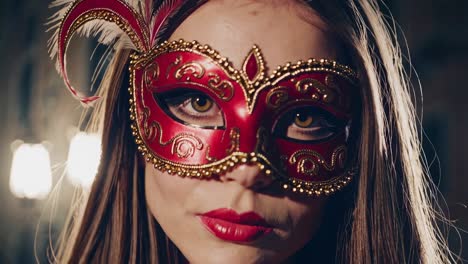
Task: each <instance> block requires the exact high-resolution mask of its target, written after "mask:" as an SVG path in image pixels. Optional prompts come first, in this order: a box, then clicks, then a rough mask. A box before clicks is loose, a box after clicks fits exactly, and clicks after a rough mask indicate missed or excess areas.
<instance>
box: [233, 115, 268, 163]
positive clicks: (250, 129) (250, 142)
mask: <svg viewBox="0 0 468 264" xmlns="http://www.w3.org/2000/svg"><path fill="white" fill-rule="evenodd" d="M264 118H265V116H264V114H263V113H261V112H256V111H253V112H252V113H250V114H248V115H246V116H245V117H244V118H243V120H242V121H241V122H242V124H243V125H242V126H241V127H240V129H239V143H240V147H239V150H240V151H241V152H245V153H257V154H258V153H262V154H265V153H264V152H265V151H264V146H263V145H264V143H265V140H267V138H266V137H270V136H271V135H269V133H268V128H267V127H266V125H267V124H266V123H267V122H265V119H264ZM262 150H263V151H262Z"/></svg>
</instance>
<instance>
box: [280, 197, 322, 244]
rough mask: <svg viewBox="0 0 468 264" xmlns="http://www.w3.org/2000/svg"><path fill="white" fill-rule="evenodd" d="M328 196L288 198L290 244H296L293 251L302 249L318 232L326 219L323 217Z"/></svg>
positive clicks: (286, 204) (286, 205) (286, 203)
mask: <svg viewBox="0 0 468 264" xmlns="http://www.w3.org/2000/svg"><path fill="white" fill-rule="evenodd" d="M326 203H327V199H326V198H313V199H298V200H292V199H286V200H285V201H284V206H285V207H286V208H288V214H289V221H290V225H291V233H290V234H289V235H290V237H289V238H288V239H287V240H288V241H290V243H291V244H290V245H294V249H293V251H297V250H300V249H301V248H302V247H303V246H304V245H305V244H306V243H307V242H309V241H310V240H311V239H312V238H313V237H314V236H315V234H316V233H317V231H318V229H319V228H320V226H321V225H322V223H323V222H324V221H326V219H323V215H324V208H325V206H326Z"/></svg>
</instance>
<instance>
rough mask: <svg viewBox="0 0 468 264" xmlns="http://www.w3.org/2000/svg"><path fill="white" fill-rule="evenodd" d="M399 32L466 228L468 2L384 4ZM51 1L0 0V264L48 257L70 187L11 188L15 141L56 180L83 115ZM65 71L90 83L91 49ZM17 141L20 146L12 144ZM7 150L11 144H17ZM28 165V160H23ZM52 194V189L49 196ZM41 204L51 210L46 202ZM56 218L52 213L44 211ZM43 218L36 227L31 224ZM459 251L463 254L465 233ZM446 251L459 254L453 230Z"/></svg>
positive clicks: (441, 182)
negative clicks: (61, 55)
mask: <svg viewBox="0 0 468 264" xmlns="http://www.w3.org/2000/svg"><path fill="white" fill-rule="evenodd" d="M386 3H387V5H388V7H389V9H390V10H391V12H392V13H393V15H394V17H395V18H396V20H397V21H398V23H399V25H400V26H401V30H402V31H403V32H404V34H405V36H406V39H407V43H408V47H409V49H410V51H411V59H412V62H413V65H414V67H415V68H416V70H417V73H418V74H419V78H420V81H421V84H422V89H423V93H424V100H423V102H422V104H423V107H424V115H423V125H424V128H425V132H426V133H427V137H428V138H426V139H424V148H425V151H426V153H427V158H428V160H429V162H430V161H431V160H433V159H435V156H434V155H435V154H434V153H435V152H434V150H435V151H436V152H437V153H438V158H439V161H440V162H439V164H440V166H439V165H438V164H437V161H436V162H435V163H434V164H433V166H432V167H431V172H432V174H433V177H434V179H435V181H436V182H437V183H438V186H439V189H440V191H441V192H442V194H443V195H444V197H445V199H446V205H447V208H448V210H449V212H450V216H449V218H450V219H451V220H453V221H454V222H455V224H456V225H458V227H460V228H463V229H465V230H467V229H468V209H467V206H468V191H467V189H468V158H467V157H468V114H467V108H468V84H467V82H468V15H467V13H468V1H466V0H446V1H444V0H407V1H404V0H393V1H390V0H388V1H387V2H386ZM47 5H48V1H44V0H41V1H37V0H35V1H33V0H2V1H1V2H0V54H1V56H0V58H1V59H0V91H1V93H0V146H1V148H0V204H1V205H2V211H1V212H0V263H32V262H34V261H35V257H34V251H33V248H34V247H33V244H34V242H33V241H34V237H35V236H37V239H36V243H37V245H36V249H37V253H36V255H37V257H38V259H39V260H41V262H44V260H45V259H46V253H45V252H46V250H45V248H47V244H48V243H49V241H48V237H51V238H52V239H54V238H55V237H56V235H57V233H58V230H60V228H61V225H62V224H63V221H64V219H65V217H66V215H65V214H66V209H68V207H69V205H70V199H71V195H72V193H73V192H72V191H71V190H72V186H71V184H70V183H69V182H68V181H67V180H64V181H63V184H62V187H61V190H58V191H59V192H56V193H59V197H58V198H57V199H55V201H56V202H55V203H52V202H50V200H48V199H47V198H46V199H43V200H25V199H19V198H16V197H15V196H14V195H13V194H12V192H11V190H10V188H9V178H10V169H11V164H12V159H13V152H12V142H13V141H15V140H16V139H21V140H24V141H26V142H29V143H40V142H43V141H47V142H48V143H46V144H45V145H46V146H47V149H48V150H49V153H50V160H51V164H52V168H51V169H52V172H53V173H52V183H53V186H55V184H56V183H57V182H58V180H59V178H60V177H61V176H62V175H63V172H64V168H65V167H64V163H65V161H66V159H67V153H68V148H69V144H70V139H71V137H72V136H73V134H74V133H76V129H74V128H73V127H74V126H75V127H76V126H77V124H78V121H79V118H80V116H81V113H82V108H81V106H80V104H79V103H78V102H77V101H76V100H74V99H73V98H72V97H71V96H70V94H69V93H68V91H67V90H66V89H65V88H64V84H63V81H62V80H61V79H60V78H59V76H58V74H57V72H56V71H55V69H54V65H53V63H52V62H51V60H50V59H49V57H48V55H47V47H46V44H47V39H48V38H49V36H50V33H45V32H44V31H45V29H46V28H47V26H46V25H45V23H46V21H47V18H48V17H49V16H50V15H51V14H52V13H51V12H50V11H49V10H48V8H47ZM72 45H73V46H74V47H72V48H71V49H70V50H71V51H72V52H71V53H69V57H70V58H69V65H74V66H73V67H70V75H71V76H73V78H72V79H73V83H74V84H75V85H76V86H77V87H89V80H90V79H91V73H90V72H91V70H89V69H88V67H87V66H88V65H89V58H90V56H91V53H92V49H93V48H92V45H90V43H89V42H88V41H86V40H78V41H75V42H73V43H72ZM13 145H14V146H16V145H17V144H13ZM14 146H13V148H14ZM25 166H28V164H25ZM51 196H52V195H49V197H51ZM46 205H47V206H46ZM50 215H52V217H51V216H50ZM39 220H41V221H40V225H39V228H37V226H36V225H37V224H38V223H39ZM462 236H463V237H464V240H465V245H464V250H463V256H464V258H468V246H467V245H468V236H467V235H466V234H463V233H462ZM450 240H451V243H452V249H453V250H455V251H458V250H460V242H459V238H458V237H457V235H456V234H454V233H453V232H452V233H451V237H450Z"/></svg>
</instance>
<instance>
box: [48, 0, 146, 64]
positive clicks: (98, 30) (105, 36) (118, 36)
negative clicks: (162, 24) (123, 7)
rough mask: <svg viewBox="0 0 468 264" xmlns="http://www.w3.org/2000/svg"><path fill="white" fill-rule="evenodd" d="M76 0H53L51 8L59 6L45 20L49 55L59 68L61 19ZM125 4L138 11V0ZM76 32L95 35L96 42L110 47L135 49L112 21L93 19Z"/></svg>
mask: <svg viewBox="0 0 468 264" xmlns="http://www.w3.org/2000/svg"><path fill="white" fill-rule="evenodd" d="M76 1H77V0H55V1H53V2H52V3H51V4H50V7H51V8H60V9H59V10H58V11H57V12H56V13H55V14H54V15H52V16H51V17H50V18H49V21H48V22H47V24H46V25H47V26H49V28H48V30H47V31H48V32H50V31H52V32H53V33H52V36H51V38H50V39H49V41H48V46H49V55H50V57H51V58H52V59H55V60H56V65H55V66H56V68H57V70H58V71H59V72H60V70H59V62H58V58H57V57H58V56H57V53H58V34H59V30H60V24H61V22H62V19H63V18H64V16H65V15H66V14H67V12H68V10H69V9H70V8H71V6H72V5H73V4H74V2H76ZM125 2H126V3H127V4H129V5H130V6H132V7H133V8H134V9H135V10H138V11H140V8H138V3H139V0H126V1H125ZM76 34H78V35H81V36H85V37H91V36H93V37H97V41H98V43H101V44H104V45H109V46H111V48H113V47H116V45H117V44H118V45H119V46H120V47H123V48H128V49H134V50H135V49H136V47H135V45H134V44H133V43H132V41H131V40H130V38H129V37H128V36H127V35H126V34H125V33H124V32H123V31H122V30H121V29H120V28H119V27H118V26H117V25H115V24H114V23H111V22H107V21H103V20H93V21H90V22H88V23H86V24H84V25H83V26H81V27H80V28H79V29H78V30H77V31H76Z"/></svg>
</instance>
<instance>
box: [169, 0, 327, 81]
mask: <svg viewBox="0 0 468 264" xmlns="http://www.w3.org/2000/svg"><path fill="white" fill-rule="evenodd" d="M274 2H276V3H274ZM326 31H327V27H326V25H325V24H324V22H323V21H322V20H321V19H320V17H319V16H318V15H317V14H316V13H314V11H313V10H311V9H307V8H306V7H305V6H304V5H302V4H299V3H298V2H296V1H287V0H285V1H282V2H279V1H271V2H270V1H261V2H257V1H244V0H240V1H239V0H238V1H219V0H213V1H208V2H207V3H205V4H204V5H202V6H201V7H199V8H198V9H197V10H195V11H194V12H193V13H192V14H191V15H190V16H189V17H188V18H187V19H186V20H185V21H184V22H183V23H182V24H181V25H180V26H179V27H178V28H177V29H176V30H175V32H174V33H173V34H172V36H171V37H170V40H176V39H181V38H182V39H186V40H197V41H199V42H201V43H206V44H209V45H210V46H212V47H213V48H214V49H216V50H218V51H219V52H220V54H221V55H222V56H223V57H227V58H229V60H230V61H231V62H232V63H233V64H234V67H235V68H240V67H241V65H242V62H243V61H244V59H245V56H246V55H247V53H248V52H249V51H250V49H251V48H252V45H253V44H257V45H258V46H259V47H260V48H261V50H262V53H263V55H264V58H265V60H266V65H267V67H268V73H271V72H272V71H273V70H274V69H275V68H276V67H277V66H280V65H284V64H285V63H286V62H295V61H298V60H305V59H308V58H327V59H336V48H335V43H334V42H333V41H332V39H331V38H330V37H329V36H328V34H327V32H326Z"/></svg>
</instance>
